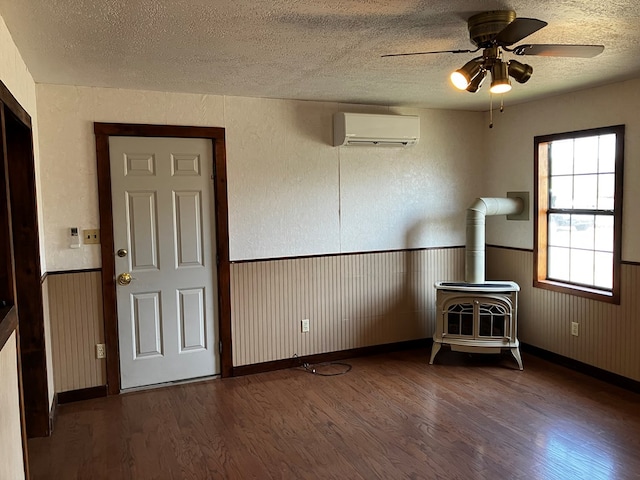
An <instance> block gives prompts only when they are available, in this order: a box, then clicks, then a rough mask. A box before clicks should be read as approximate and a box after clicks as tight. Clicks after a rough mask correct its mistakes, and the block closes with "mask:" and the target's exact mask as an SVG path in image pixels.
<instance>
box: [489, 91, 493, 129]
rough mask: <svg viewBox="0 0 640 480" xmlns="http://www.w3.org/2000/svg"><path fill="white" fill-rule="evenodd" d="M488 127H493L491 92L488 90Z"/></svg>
mask: <svg viewBox="0 0 640 480" xmlns="http://www.w3.org/2000/svg"><path fill="white" fill-rule="evenodd" d="M489 128H493V94H492V93H491V92H489Z"/></svg>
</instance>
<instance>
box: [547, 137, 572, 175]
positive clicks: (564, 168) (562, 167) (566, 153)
mask: <svg viewBox="0 0 640 480" xmlns="http://www.w3.org/2000/svg"><path fill="white" fill-rule="evenodd" d="M550 163H551V168H550V171H551V175H571V174H573V139H569V140H557V141H555V142H551V158H550Z"/></svg>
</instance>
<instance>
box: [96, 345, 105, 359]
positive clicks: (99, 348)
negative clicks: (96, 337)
mask: <svg viewBox="0 0 640 480" xmlns="http://www.w3.org/2000/svg"><path fill="white" fill-rule="evenodd" d="M106 356H107V349H106V345H105V344H104V343H97V344H96V358H106Z"/></svg>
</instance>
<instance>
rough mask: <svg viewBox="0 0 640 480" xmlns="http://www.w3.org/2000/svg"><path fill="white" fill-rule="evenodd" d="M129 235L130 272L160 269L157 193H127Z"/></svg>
mask: <svg viewBox="0 0 640 480" xmlns="http://www.w3.org/2000/svg"><path fill="white" fill-rule="evenodd" d="M125 194H126V198H127V233H128V234H129V235H128V236H129V239H128V243H129V247H130V250H129V251H130V254H131V257H130V258H131V263H130V266H129V270H131V271H140V270H157V269H158V241H157V237H158V235H157V233H156V232H157V230H158V214H157V207H156V204H157V202H156V192H125Z"/></svg>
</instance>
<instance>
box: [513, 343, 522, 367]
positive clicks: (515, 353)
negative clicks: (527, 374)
mask: <svg viewBox="0 0 640 480" xmlns="http://www.w3.org/2000/svg"><path fill="white" fill-rule="evenodd" d="M511 355H513V358H515V359H516V362H518V367H520V370H522V357H521V356H520V349H519V348H518V347H513V348H512V349H511Z"/></svg>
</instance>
